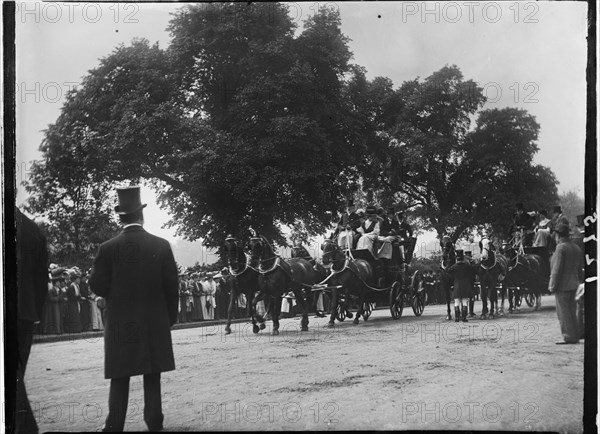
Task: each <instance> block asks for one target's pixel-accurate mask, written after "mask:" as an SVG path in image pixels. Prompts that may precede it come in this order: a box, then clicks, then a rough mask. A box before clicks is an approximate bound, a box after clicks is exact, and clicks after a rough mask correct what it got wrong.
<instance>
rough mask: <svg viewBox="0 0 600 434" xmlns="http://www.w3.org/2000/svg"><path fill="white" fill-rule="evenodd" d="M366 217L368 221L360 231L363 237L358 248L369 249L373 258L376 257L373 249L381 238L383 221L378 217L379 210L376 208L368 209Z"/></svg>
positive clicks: (361, 226) (370, 207)
mask: <svg viewBox="0 0 600 434" xmlns="http://www.w3.org/2000/svg"><path fill="white" fill-rule="evenodd" d="M366 217H367V218H366V220H365V221H364V222H363V223H362V224H361V225H360V228H359V229H358V230H359V232H361V233H362V235H361V237H360V238H359V239H358V243H357V244H356V248H357V249H358V250H362V249H367V250H369V251H370V252H371V253H372V254H373V256H375V257H376V254H375V251H374V249H373V244H374V242H375V240H377V239H378V237H379V233H380V231H381V220H382V219H381V218H380V217H379V216H378V215H377V210H376V209H375V207H374V206H368V207H367V210H366Z"/></svg>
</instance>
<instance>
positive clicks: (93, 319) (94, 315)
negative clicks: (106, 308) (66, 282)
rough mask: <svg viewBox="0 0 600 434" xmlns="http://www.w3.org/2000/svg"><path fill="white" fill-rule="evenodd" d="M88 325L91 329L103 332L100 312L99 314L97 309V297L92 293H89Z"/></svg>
mask: <svg viewBox="0 0 600 434" xmlns="http://www.w3.org/2000/svg"><path fill="white" fill-rule="evenodd" d="M90 298H91V301H92V302H91V303H90V323H91V326H90V327H91V329H92V330H94V331H96V330H104V323H103V322H102V312H100V308H99V307H98V299H99V298H100V297H98V296H97V295H96V294H94V293H93V292H92V291H90Z"/></svg>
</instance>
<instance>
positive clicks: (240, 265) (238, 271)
mask: <svg viewBox="0 0 600 434" xmlns="http://www.w3.org/2000/svg"><path fill="white" fill-rule="evenodd" d="M225 256H226V258H227V265H229V272H230V273H231V275H232V276H233V277H234V279H235V280H234V285H232V288H231V291H230V292H229V307H228V308H227V325H226V326H225V334H230V333H231V317H232V316H233V307H234V306H235V300H236V299H237V298H238V297H239V295H240V294H244V295H245V296H246V306H247V308H248V317H249V318H252V317H253V316H254V311H253V306H252V303H251V301H252V300H253V299H254V294H255V293H256V291H258V272H257V271H256V270H255V269H254V268H252V267H249V266H248V260H247V258H246V254H245V253H244V249H243V248H242V246H241V245H240V242H239V241H238V240H237V239H236V238H234V237H232V236H231V235H229V236H228V237H227V238H226V239H225ZM263 328H264V325H263Z"/></svg>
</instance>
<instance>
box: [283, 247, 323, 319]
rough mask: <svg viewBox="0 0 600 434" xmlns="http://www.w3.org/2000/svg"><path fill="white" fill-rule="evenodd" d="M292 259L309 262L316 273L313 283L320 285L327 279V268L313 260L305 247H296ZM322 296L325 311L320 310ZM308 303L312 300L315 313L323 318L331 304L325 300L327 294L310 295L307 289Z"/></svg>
mask: <svg viewBox="0 0 600 434" xmlns="http://www.w3.org/2000/svg"><path fill="white" fill-rule="evenodd" d="M291 257H292V259H294V258H302V259H305V260H307V261H308V262H309V263H310V264H311V265H312V267H313V270H314V271H315V276H314V277H315V281H314V282H313V283H320V282H322V281H323V280H325V277H327V270H326V269H325V267H323V265H321V264H320V263H318V262H317V261H316V260H315V259H313V257H312V256H310V254H309V253H308V251H307V250H306V249H305V248H304V247H303V246H300V245H299V246H295V247H292V253H291ZM320 295H322V296H323V299H322V300H323V309H319V307H318V301H319V296H320ZM304 298H305V299H306V300H307V301H308V300H311V306H312V308H313V310H314V311H315V313H316V314H317V316H320V317H323V316H324V312H325V311H326V310H327V306H328V305H329V303H328V302H327V303H326V300H325V293H324V292H322V291H310V293H307V291H306V288H305V297H304Z"/></svg>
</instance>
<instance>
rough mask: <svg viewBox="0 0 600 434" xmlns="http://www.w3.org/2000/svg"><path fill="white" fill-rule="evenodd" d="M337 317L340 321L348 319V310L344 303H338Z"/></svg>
mask: <svg viewBox="0 0 600 434" xmlns="http://www.w3.org/2000/svg"><path fill="white" fill-rule="evenodd" d="M335 317H336V318H337V320H338V321H339V322H342V321H344V320H345V319H346V310H345V309H344V306H343V305H342V303H338V305H337V308H336V310H335Z"/></svg>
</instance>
